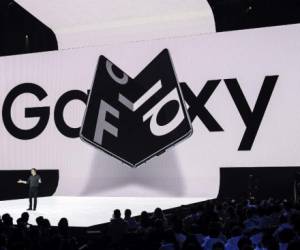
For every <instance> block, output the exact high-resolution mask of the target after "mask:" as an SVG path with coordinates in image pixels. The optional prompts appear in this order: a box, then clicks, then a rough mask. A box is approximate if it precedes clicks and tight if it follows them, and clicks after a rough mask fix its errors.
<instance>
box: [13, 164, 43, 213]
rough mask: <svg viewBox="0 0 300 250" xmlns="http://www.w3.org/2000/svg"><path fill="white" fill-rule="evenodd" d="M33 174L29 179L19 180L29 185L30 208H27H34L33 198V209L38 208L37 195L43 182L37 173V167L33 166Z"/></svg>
mask: <svg viewBox="0 0 300 250" xmlns="http://www.w3.org/2000/svg"><path fill="white" fill-rule="evenodd" d="M30 172H31V175H30V176H29V177H28V179H27V181H23V180H18V183H22V184H28V185H29V208H28V209H27V210H32V198H33V201H34V203H33V210H36V205H37V196H38V189H39V185H40V184H41V183H42V180H41V177H40V176H39V175H38V174H37V173H36V169H35V168H32V169H31V170H30Z"/></svg>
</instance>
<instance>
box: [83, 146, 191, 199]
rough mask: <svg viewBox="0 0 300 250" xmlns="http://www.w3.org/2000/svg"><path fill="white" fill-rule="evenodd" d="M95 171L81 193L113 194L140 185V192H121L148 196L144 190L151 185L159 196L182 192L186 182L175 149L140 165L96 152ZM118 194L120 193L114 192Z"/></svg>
mask: <svg viewBox="0 0 300 250" xmlns="http://www.w3.org/2000/svg"><path fill="white" fill-rule="evenodd" d="M92 164H93V165H92V167H91V169H92V170H91V173H90V176H89V179H88V181H87V185H86V186H85V188H84V189H83V191H82V193H81V195H103V196H109V195H110V194H109V193H110V191H113V190H114V189H120V188H122V187H126V186H129V185H134V186H136V190H137V192H134V193H120V196H145V195H144V193H141V192H142V191H140V192H139V187H141V190H144V189H150V190H151V193H152V192H153V193H154V195H153V196H155V194H156V193H158V194H157V195H158V196H164V195H165V196H182V195H183V194H184V189H185V186H184V182H183V179H182V176H181V172H180V167H179V164H178V162H177V158H176V154H175V152H174V151H173V150H172V149H170V150H169V151H168V152H166V153H164V154H162V155H160V156H157V157H154V158H152V159H151V160H149V161H148V162H146V163H145V164H142V165H140V166H139V167H138V168H130V167H129V166H127V165H126V164H124V163H121V162H120V161H118V160H116V159H114V158H113V157H111V156H108V155H106V154H105V153H103V152H100V151H98V152H95V157H94V160H93V163H92ZM114 196H117V195H114Z"/></svg>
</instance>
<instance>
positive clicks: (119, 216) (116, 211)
mask: <svg viewBox="0 0 300 250" xmlns="http://www.w3.org/2000/svg"><path fill="white" fill-rule="evenodd" d="M113 218H114V219H120V218H121V211H120V210H119V209H115V210H114V214H113Z"/></svg>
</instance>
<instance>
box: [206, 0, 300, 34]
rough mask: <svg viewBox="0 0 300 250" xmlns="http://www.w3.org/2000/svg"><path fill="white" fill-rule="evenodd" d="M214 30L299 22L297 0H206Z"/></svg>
mask: <svg viewBox="0 0 300 250" xmlns="http://www.w3.org/2000/svg"><path fill="white" fill-rule="evenodd" d="M208 2H209V4H210V6H211V8H212V11H213V13H214V16H215V22H216V30H217V31H218V32H220V31H229V30H240V29H250V28H259V27H268V26H276V25H285V24H295V23H299V22H300V1H299V0H208Z"/></svg>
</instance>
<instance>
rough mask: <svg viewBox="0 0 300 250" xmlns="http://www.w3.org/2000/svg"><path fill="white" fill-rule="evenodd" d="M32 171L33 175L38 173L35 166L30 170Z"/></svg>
mask: <svg viewBox="0 0 300 250" xmlns="http://www.w3.org/2000/svg"><path fill="white" fill-rule="evenodd" d="M30 172H31V175H33V176H35V175H36V169H35V168H32V169H31V170H30Z"/></svg>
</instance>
